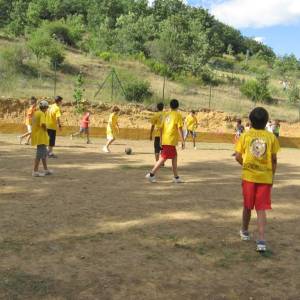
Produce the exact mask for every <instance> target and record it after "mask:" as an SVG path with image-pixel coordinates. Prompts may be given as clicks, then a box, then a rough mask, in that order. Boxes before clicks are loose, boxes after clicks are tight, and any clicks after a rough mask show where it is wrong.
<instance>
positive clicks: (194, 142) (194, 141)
mask: <svg viewBox="0 0 300 300" xmlns="http://www.w3.org/2000/svg"><path fill="white" fill-rule="evenodd" d="M193 144H194V148H196V136H195V134H193Z"/></svg>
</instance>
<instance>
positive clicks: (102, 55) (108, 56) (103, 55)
mask: <svg viewBox="0 0 300 300" xmlns="http://www.w3.org/2000/svg"><path fill="white" fill-rule="evenodd" d="M98 56H99V57H100V58H101V59H103V60H104V61H111V60H112V58H113V54H112V53H111V52H101V53H99V54H98Z"/></svg>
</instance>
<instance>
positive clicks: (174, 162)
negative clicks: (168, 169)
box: [172, 155, 178, 178]
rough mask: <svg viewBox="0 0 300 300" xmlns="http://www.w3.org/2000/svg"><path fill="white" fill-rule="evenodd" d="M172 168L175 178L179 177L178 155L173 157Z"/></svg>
mask: <svg viewBox="0 0 300 300" xmlns="http://www.w3.org/2000/svg"><path fill="white" fill-rule="evenodd" d="M172 170H173V174H174V177H175V178H178V170H177V155H176V156H175V157H174V158H173V159H172Z"/></svg>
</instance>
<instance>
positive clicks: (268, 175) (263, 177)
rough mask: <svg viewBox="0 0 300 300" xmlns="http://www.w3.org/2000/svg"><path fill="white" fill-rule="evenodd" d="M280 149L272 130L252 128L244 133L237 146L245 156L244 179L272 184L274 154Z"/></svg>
mask: <svg viewBox="0 0 300 300" xmlns="http://www.w3.org/2000/svg"><path fill="white" fill-rule="evenodd" d="M279 150H280V146H279V142H278V139H277V138H276V137H275V135H274V134H273V133H271V132H268V131H266V130H264V129H262V130H257V129H254V128H251V129H250V130H249V131H247V132H245V133H243V134H242V135H241V137H240V138H239V140H238V142H237V144H236V147H235V151H236V152H238V153H241V154H242V156H243V171H242V178H243V180H246V181H250V182H256V183H268V184H272V183H273V169H272V154H276V153H277V152H278V151H279Z"/></svg>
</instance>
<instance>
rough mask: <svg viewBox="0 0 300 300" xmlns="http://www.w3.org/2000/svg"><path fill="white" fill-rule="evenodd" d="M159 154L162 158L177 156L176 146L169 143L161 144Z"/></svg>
mask: <svg viewBox="0 0 300 300" xmlns="http://www.w3.org/2000/svg"><path fill="white" fill-rule="evenodd" d="M160 155H161V157H162V158H163V159H173V158H175V157H176V156H177V151H176V147H175V146H170V145H163V146H162V150H161V154H160Z"/></svg>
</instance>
